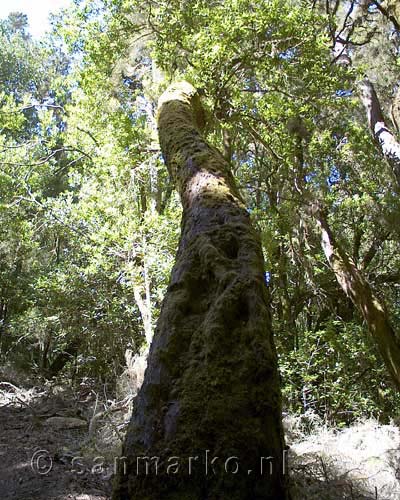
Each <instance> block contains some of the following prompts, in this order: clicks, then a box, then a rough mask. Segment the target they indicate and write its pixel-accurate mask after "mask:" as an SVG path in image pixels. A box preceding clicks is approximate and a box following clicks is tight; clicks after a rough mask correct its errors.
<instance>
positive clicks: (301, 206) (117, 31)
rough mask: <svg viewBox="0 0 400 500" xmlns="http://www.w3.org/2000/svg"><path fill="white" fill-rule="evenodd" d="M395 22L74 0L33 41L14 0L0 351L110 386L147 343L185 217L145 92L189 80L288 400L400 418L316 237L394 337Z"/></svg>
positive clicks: (259, 8)
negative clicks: (241, 214) (218, 160)
mask: <svg viewBox="0 0 400 500" xmlns="http://www.w3.org/2000/svg"><path fill="white" fill-rule="evenodd" d="M399 23H400V11H399V5H398V3H397V2H396V1H395V0H393V1H384V2H380V1H360V2H356V1H352V2H347V1H327V2H322V1H321V2H320V1H313V2H312V1H304V0H303V1H301V0H290V1H282V0H270V1H258V2H253V1H251V0H225V1H210V0H207V1H203V0H197V1H178V0H170V1H165V2H164V1H159V2H158V1H151V0H150V1H147V0H145V1H141V2H137V1H131V0H129V1H128V0H74V1H73V2H71V7H70V8H69V9H66V10H64V11H61V13H59V14H57V15H54V16H53V18H52V26H53V29H52V32H51V33H50V34H48V35H47V36H46V37H43V38H42V39H40V40H34V39H32V38H31V37H30V35H29V32H28V27H27V19H26V16H24V15H23V14H19V13H15V14H12V15H10V16H9V17H8V19H6V20H2V21H1V22H0V46H1V51H0V164H1V169H0V228H1V231H0V346H1V354H0V360H1V364H2V365H3V366H8V367H12V368H13V369H18V370H22V371H24V372H27V373H34V374H36V375H40V376H43V377H47V378H51V377H53V376H65V377H66V378H68V379H70V378H72V379H73V380H75V381H76V380H81V379H82V378H86V379H93V380H101V381H102V382H103V383H106V384H108V386H109V387H110V388H113V387H114V386H115V384H116V381H117V380H118V377H119V376H120V375H121V373H122V372H123V371H124V369H125V364H126V357H128V358H129V359H131V358H132V356H135V355H136V354H138V353H140V352H142V351H143V350H145V346H146V342H147V343H148V342H149V341H150V339H151V337H152V331H153V328H154V326H155V322H156V320H157V317H158V313H159V309H160V304H161V301H162V298H163V295H164V293H165V291H166V287H167V285H168V279H169V273H170V270H171V267H172V264H173V261H174V256H175V251H176V248H177V243H178V238H179V233H180V226H179V221H180V214H181V207H180V201H179V198H178V196H177V194H176V193H175V191H174V189H173V186H172V183H171V180H170V179H169V177H168V174H167V172H166V169H165V166H164V164H163V161H162V157H161V153H160V149H159V145H158V141H157V130H156V122H155V112H156V105H157V100H158V97H159V96H160V94H161V93H162V91H163V90H164V89H165V88H166V86H167V85H168V84H169V83H170V82H171V81H175V80H179V79H183V78H184V79H187V80H188V81H190V82H191V83H192V84H193V85H194V86H195V87H197V88H199V89H201V93H202V95H203V101H204V104H205V106H206V110H207V115H208V116H207V118H208V129H207V138H208V140H209V141H211V143H213V144H214V145H215V146H217V147H218V148H219V149H220V150H221V151H223V153H224V156H225V157H226V158H227V159H228V160H229V161H230V162H231V165H232V171H233V173H234V175H235V177H236V179H237V181H238V184H239V186H240V189H241V193H242V195H243V197H244V198H245V200H246V204H247V207H248V210H249V212H250V214H251V218H252V220H253V222H254V224H255V225H256V226H257V228H258V229H259V231H260V233H261V236H262V243H263V250H264V255H265V261H266V268H265V278H266V282H267V285H268V289H269V293H270V304H271V312H272V321H273V330H274V334H275V342H276V345H277V349H278V354H279V366H280V372H281V382H282V391H283V406H284V411H285V412H286V413H290V414H294V415H303V414H305V413H313V414H315V415H318V416H319V418H320V419H321V420H322V421H324V422H326V423H328V424H330V425H335V426H339V427H341V426H345V425H347V424H350V423H352V422H354V421H356V420H357V419H358V418H360V417H375V418H376V419H378V420H379V421H381V422H383V423H387V422H389V420H390V418H393V417H396V416H398V415H399V403H400V400H399V394H398V392H397V391H396V389H395V384H394V383H393V382H392V380H391V378H390V375H389V373H388V370H387V368H386V367H385V364H384V362H383V359H382V357H381V354H380V351H379V349H378V348H377V345H376V338H374V336H373V335H371V332H370V330H371V328H368V326H370V325H368V321H366V319H365V316H363V314H361V313H360V309H359V307H358V305H357V299H356V300H352V296H351V293H348V294H347V295H346V293H345V292H344V290H343V287H342V286H341V285H340V284H339V283H338V281H337V279H336V278H337V272H336V276H335V269H334V266H332V262H330V261H329V260H328V259H327V255H326V252H325V251H324V250H326V246H325V248H324V245H323V244H321V235H324V234H325V236H326V234H329V235H330V237H331V242H332V241H333V242H334V246H335V248H336V249H339V255H340V256H341V257H343V256H345V258H346V259H348V260H349V259H350V261H351V263H352V265H354V267H355V269H356V270H357V272H358V273H360V275H361V276H362V277H363V282H362V283H363V284H365V287H366V288H364V289H362V290H361V294H363V293H366V294H368V293H370V291H371V290H372V291H373V293H374V294H375V297H376V298H377V300H378V301H379V303H380V304H382V308H383V310H384V315H385V318H386V320H387V322H388V324H390V325H391V328H392V332H394V335H395V336H396V332H398V331H399V328H400V307H399V301H400V286H399V283H400V270H399V269H400V267H399V264H400V256H399V255H400V252H399V249H400V225H399V218H400V205H399V178H400V177H396V173H397V174H398V172H400V170H399V166H398V165H399V158H400V153H399V156H398V157H397V159H396V141H398V140H400V135H399V128H398V127H399V125H400V91H399V85H400V26H399ZM365 81H367V82H369V84H371V83H372V84H373V86H374V88H375V91H376V97H377V98H378V99H379V101H380V106H381V108H382V110H383V115H384V118H385V126H387V130H388V131H389V133H390V134H391V138H392V140H393V144H394V149H393V154H391V155H389V157H388V155H387V154H386V156H385V150H384V145H383V146H382V143H380V142H379V137H377V136H376V134H375V136H374V131H373V130H372V132H373V133H371V127H370V125H371V123H370V121H369V119H368V113H367V112H366V108H365V99H364V100H363V93H362V88H361V87H360V82H361V85H362V82H364V83H365ZM367 111H368V110H367ZM397 145H398V143H397ZM397 151H400V150H397ZM396 161H397V163H396ZM396 165H397V167H396ZM396 168H397V170H396ZM316 207H317V208H316ZM324 228H325V229H324ZM324 231H325V233H324ZM327 231H328V232H327ZM322 243H323V242H322ZM353 299H354V297H353ZM127 350H128V353H127Z"/></svg>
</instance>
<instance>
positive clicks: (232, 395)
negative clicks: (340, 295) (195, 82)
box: [113, 82, 288, 500]
mask: <svg viewBox="0 0 400 500" xmlns="http://www.w3.org/2000/svg"><path fill="white" fill-rule="evenodd" d="M203 117H204V113H203V110H202V107H201V103H200V99H199V97H198V94H197V93H196V91H195V89H194V88H193V87H192V86H191V85H190V84H188V83H186V82H182V83H178V84H176V85H174V86H171V87H169V88H168V89H167V91H166V92H165V93H164V94H163V95H162V97H161V98H160V102H159V114H158V126H159V137H160V143H161V148H162V152H163V156H164V159H165V162H166V164H167V167H168V169H169V172H170V175H171V176H172V178H173V179H174V181H175V183H176V186H177V188H178V190H179V193H180V196H181V200H182V205H183V216H182V232H181V239H180V243H179V249H178V252H177V256H176V262H175V266H174V269H173V271H172V276H171V280H170V284H169V287H168V290H167V293H166V296H165V299H164V302H163V305H162V309H161V313H160V317H159V320H158V323H157V327H156V331H155V334H154V338H153V342H152V345H151V348H150V354H149V361H148V368H147V370H146V374H145V380H144V383H143V386H142V388H141V391H140V393H139V396H138V404H137V409H136V410H135V413H134V415H133V417H132V421H131V423H130V426H129V429H128V433H127V437H126V441H125V443H124V447H123V455H124V457H126V458H124V457H122V459H121V463H120V470H119V474H118V478H117V484H116V487H115V490H114V495H113V499H114V500H127V499H140V500H146V499H149V500H150V499H151V500H156V499H163V500H172V499H174V500H178V499H182V500H200V499H202V500H203V499H210V500H211V499H219V500H223V499H230V500H246V499H248V500H250V499H251V500H256V499H269V500H280V499H287V498H288V495H287V493H286V489H285V481H284V479H285V475H284V469H283V467H284V465H283V462H284V456H285V454H284V447H283V446H284V445H283V432H282V424H281V400H280V388H279V375H278V370H277V356H276V352H275V347H274V343H273V338H272V333H271V326H270V313H269V307H268V296H267V289H266V284H265V277H264V262H263V255H262V250H261V244H260V239H259V235H258V233H257V232H256V231H255V230H254V228H253V227H252V225H251V223H250V220H249V215H248V213H247V211H246V209H245V206H244V204H243V201H242V199H241V196H240V194H239V193H238V190H237V188H236V186H235V182H234V179H233V177H232V175H231V173H230V171H229V165H228V163H227V161H226V160H225V159H224V158H223V156H222V155H221V154H220V153H219V152H218V151H216V150H215V149H213V148H212V147H210V146H209V145H208V144H207V143H206V142H205V140H204V139H203V137H202V136H201V128H202V126H203V121H204V118H203ZM146 457H147V458H146ZM216 457H218V458H216ZM263 457H264V458H263ZM267 457H269V458H267ZM146 463H147V469H146ZM236 469H238V470H236ZM234 472H235V473H234Z"/></svg>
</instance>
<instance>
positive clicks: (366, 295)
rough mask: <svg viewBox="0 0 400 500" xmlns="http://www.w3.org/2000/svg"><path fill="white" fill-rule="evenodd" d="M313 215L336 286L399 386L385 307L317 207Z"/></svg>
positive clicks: (399, 355) (399, 363)
mask: <svg viewBox="0 0 400 500" xmlns="http://www.w3.org/2000/svg"><path fill="white" fill-rule="evenodd" d="M314 215H315V217H316V219H317V222H318V225H319V226H320V228H321V232H322V242H321V244H322V248H323V250H324V253H325V256H326V258H327V260H328V263H329V265H330V267H331V268H332V270H333V272H334V273H335V276H336V279H337V281H338V283H339V285H340V286H341V287H342V289H343V291H344V292H345V294H346V295H347V296H348V297H349V298H350V299H351V301H352V302H353V304H354V305H355V307H357V309H358V310H359V311H360V313H361V314H362V316H363V318H364V320H365V321H366V323H367V325H368V328H369V330H370V332H371V334H372V336H373V338H374V339H375V341H376V343H377V346H378V349H379V352H380V353H381V356H382V358H383V361H384V363H385V365H386V368H387V369H388V371H389V374H390V376H391V378H392V380H393V382H394V383H395V385H396V387H397V389H400V341H399V339H398V338H397V336H396V333H395V331H394V330H393V328H392V326H391V324H390V322H389V319H388V316H387V312H386V310H385V307H384V306H383V305H382V304H381V303H380V302H379V300H378V298H377V297H376V296H375V295H374V293H373V291H372V289H371V286H370V285H369V283H368V282H367V280H366V279H365V278H364V277H363V275H362V274H361V272H360V271H359V270H358V268H357V266H356V265H355V263H354V262H353V260H352V259H351V258H350V257H349V256H348V255H347V254H346V253H345V252H344V250H343V249H342V248H341V247H340V245H339V244H338V242H337V241H336V239H335V237H334V235H333V233H332V230H331V228H330V227H329V225H328V222H327V220H326V217H325V215H324V214H323V212H322V210H321V209H319V208H317V209H316V210H314Z"/></svg>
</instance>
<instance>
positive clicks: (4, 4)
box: [0, 0, 71, 37]
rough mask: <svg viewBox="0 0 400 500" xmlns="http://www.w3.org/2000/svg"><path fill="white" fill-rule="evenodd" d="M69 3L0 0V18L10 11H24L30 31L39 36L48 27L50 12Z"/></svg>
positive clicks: (61, 1)
mask: <svg viewBox="0 0 400 500" xmlns="http://www.w3.org/2000/svg"><path fill="white" fill-rule="evenodd" d="M70 3H71V0H0V18H1V19H4V18H6V17H7V16H8V14H9V13H10V12H24V13H25V14H27V16H28V21H29V31H30V33H31V34H32V36H34V37H39V36H41V35H43V33H44V32H45V31H46V30H48V29H49V28H50V24H49V20H48V16H49V14H50V12H55V11H57V10H59V9H61V8H62V7H67V6H68V5H69V4H70Z"/></svg>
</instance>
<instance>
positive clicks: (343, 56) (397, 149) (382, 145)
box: [333, 0, 400, 187]
mask: <svg viewBox="0 0 400 500" xmlns="http://www.w3.org/2000/svg"><path fill="white" fill-rule="evenodd" d="M369 3H370V2H369V1H367V0H360V1H359V2H358V3H355V2H352V3H351V4H350V6H349V11H348V13H347V15H346V21H345V23H344V26H343V28H342V29H341V30H340V32H339V33H337V34H335V39H334V47H333V54H334V58H335V59H334V60H335V61H336V63H337V64H342V65H344V66H350V65H351V64H352V61H351V53H350V52H349V43H350V38H351V35H352V34H353V31H354V28H355V27H356V25H357V24H358V25H360V24H361V23H362V21H363V18H364V16H365V15H366V13H367V12H368V6H369ZM373 3H375V5H377V2H373ZM380 10H381V12H382V9H380ZM391 20H392V22H395V18H393V16H392V19H391ZM359 89H360V97H361V102H362V104H363V106H364V109H365V112H366V115H367V120H368V126H369V129H370V131H371V134H372V137H373V138H374V140H375V143H376V144H377V146H378V147H379V150H380V152H381V154H382V155H383V157H384V158H385V159H386V161H387V162H388V164H389V165H390V167H391V169H392V171H393V173H394V176H395V177H396V181H397V185H398V186H399V187H400V143H399V142H398V140H397V139H396V136H395V135H394V134H393V132H392V131H391V130H390V128H389V127H388V126H387V123H386V121H385V118H384V116H383V113H382V108H381V105H380V102H379V98H378V96H377V94H376V91H375V88H374V86H373V84H372V82H371V81H370V80H369V79H368V78H365V79H364V80H362V81H361V82H360V83H359Z"/></svg>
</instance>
